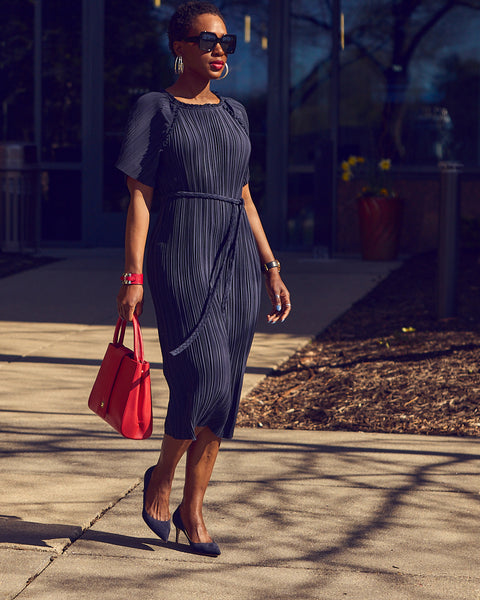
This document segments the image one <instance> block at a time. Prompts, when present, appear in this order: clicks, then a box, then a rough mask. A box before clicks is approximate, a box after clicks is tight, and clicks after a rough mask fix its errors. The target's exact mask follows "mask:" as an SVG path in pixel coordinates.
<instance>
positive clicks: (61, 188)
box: [40, 169, 82, 242]
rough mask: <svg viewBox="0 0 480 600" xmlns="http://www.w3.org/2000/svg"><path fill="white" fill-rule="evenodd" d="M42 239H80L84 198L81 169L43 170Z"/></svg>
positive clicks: (41, 174)
mask: <svg viewBox="0 0 480 600" xmlns="http://www.w3.org/2000/svg"><path fill="white" fill-rule="evenodd" d="M40 186H41V194H42V240H44V241H47V240H48V241H61V242H65V241H80V240H81V239H82V209H81V207H82V202H81V200H82V199H81V190H82V185H81V176H80V171H78V170H75V171H73V170H72V171H70V170H63V169H54V170H50V171H43V172H41V173H40Z"/></svg>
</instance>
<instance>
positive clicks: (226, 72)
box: [218, 63, 228, 81]
mask: <svg viewBox="0 0 480 600" xmlns="http://www.w3.org/2000/svg"><path fill="white" fill-rule="evenodd" d="M227 75H228V63H225V73H224V74H223V75H222V76H221V77H219V78H218V81H220V79H225V77H226V76H227Z"/></svg>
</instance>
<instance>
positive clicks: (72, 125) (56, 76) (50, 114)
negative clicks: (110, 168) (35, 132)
mask: <svg viewBox="0 0 480 600" xmlns="http://www.w3.org/2000/svg"><path fill="white" fill-rule="evenodd" d="M81 9H82V3H81V2H73V3H72V2H64V1H62V0H43V2H42V13H43V36H42V95H43V98H42V138H43V139H42V156H41V159H42V160H46V161H56V162H75V161H79V160H81V140H80V138H81V80H82V72H81V69H82V64H81V58H82V36H81V25H82V12H81Z"/></svg>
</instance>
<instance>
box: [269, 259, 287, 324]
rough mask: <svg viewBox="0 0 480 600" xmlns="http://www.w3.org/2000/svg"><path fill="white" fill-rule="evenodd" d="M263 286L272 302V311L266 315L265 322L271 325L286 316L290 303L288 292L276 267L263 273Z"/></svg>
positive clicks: (280, 321) (281, 320)
mask: <svg viewBox="0 0 480 600" xmlns="http://www.w3.org/2000/svg"><path fill="white" fill-rule="evenodd" d="M265 286H266V288H267V294H268V297H269V298H270V301H271V303H272V312H270V313H269V314H268V315H267V322H268V323H270V324H272V325H273V324H275V323H283V322H284V321H285V319H286V318H287V317H288V315H289V313H290V310H291V308H292V305H291V303H290V293H289V291H288V290H287V286H286V285H285V284H284V283H283V281H282V278H281V277H280V274H279V273H278V271H277V269H270V270H269V271H268V272H267V273H266V274H265Z"/></svg>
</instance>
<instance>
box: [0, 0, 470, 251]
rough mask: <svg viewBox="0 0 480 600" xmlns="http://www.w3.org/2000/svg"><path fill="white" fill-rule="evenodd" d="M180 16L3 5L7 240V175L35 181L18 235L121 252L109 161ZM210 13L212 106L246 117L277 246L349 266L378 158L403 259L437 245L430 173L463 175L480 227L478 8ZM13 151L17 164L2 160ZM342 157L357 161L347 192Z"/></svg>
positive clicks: (356, 1) (118, 8)
mask: <svg viewBox="0 0 480 600" xmlns="http://www.w3.org/2000/svg"><path fill="white" fill-rule="evenodd" d="M178 4H179V2H175V1H173V0H82V1H79V2H65V1H61V0H35V1H30V0H9V1H7V2H4V3H2V5H1V7H0V14H1V17H2V23H4V24H5V25H4V27H3V28H2V32H1V34H0V35H1V36H2V39H1V54H0V56H1V60H0V81H1V82H2V83H1V88H0V97H1V107H2V110H1V116H0V135H1V140H0V176H1V174H2V173H3V176H2V181H3V182H4V184H3V188H2V189H3V191H2V198H3V200H2V204H3V206H2V207H1V210H2V211H3V213H2V214H3V217H2V219H3V224H2V228H3V238H5V235H6V234H5V231H6V228H7V229H8V228H9V229H8V231H9V233H8V235H10V236H13V237H15V235H16V234H15V232H13V233H12V227H13V228H15V227H17V226H20V225H17V224H14V225H13V226H12V225H11V224H10V225H9V222H8V219H9V218H10V217H7V216H5V214H6V211H7V209H8V211H10V212H11V211H12V210H13V209H12V207H10V206H9V205H8V202H9V200H8V198H7V195H8V189H7V187H8V184H6V183H5V181H6V175H5V174H6V173H7V172H8V173H10V174H11V173H13V171H15V169H20V171H19V172H20V173H21V174H23V175H25V177H26V173H31V174H34V180H33V181H34V183H33V184H32V192H31V194H30V196H29V197H30V200H29V202H31V203H33V206H30V208H29V210H28V211H27V210H25V211H24V213H25V214H24V216H23V221H22V219H20V221H22V222H25V221H28V227H26V226H25V225H23V227H24V229H23V230H22V232H20V233H18V234H17V237H21V236H22V235H23V236H26V237H28V238H32V239H33V243H34V245H36V246H38V245H40V246H49V245H65V244H71V245H80V246H94V245H121V244H122V241H123V227H124V220H125V210H126V206H127V204H128V197H127V193H126V188H125V185H124V181H123V178H122V176H121V174H120V173H118V172H117V171H116V170H115V168H114V162H115V158H116V156H117V154H118V151H119V147H120V143H121V138H122V134H123V129H124V126H125V123H126V120H127V117H128V113H129V110H130V107H131V106H132V104H133V103H134V102H135V100H136V98H138V96H139V95H141V94H142V93H145V92H147V91H151V90H158V89H161V88H163V87H167V86H168V85H169V84H170V83H171V82H172V80H173V77H174V75H173V58H172V57H171V55H170V53H169V50H168V40H167V34H166V27H167V23H168V20H169V18H170V16H171V14H172V13H173V11H174V10H175V7H176V6H177V5H178ZM216 4H217V5H218V6H219V7H220V9H221V10H222V12H223V13H224V15H225V18H226V21H227V26H228V30H229V31H231V32H234V33H236V34H237V35H238V40H239V42H238V49H237V52H236V53H235V54H234V55H233V56H232V57H230V59H229V65H230V73H229V75H228V77H227V78H226V79H225V80H223V81H220V82H218V83H217V84H216V85H215V91H217V92H218V93H219V94H221V95H226V96H233V97H235V98H237V99H239V100H240V101H242V102H243V103H244V104H245V105H246V107H247V111H248V114H249V118H250V130H251V138H252V145H253V150H252V161H251V188H252V192H253V196H254V199H255V200H256V202H257V205H258V207H259V210H260V213H261V215H262V218H263V221H264V224H265V227H266V229H267V233H268V234H269V237H270V239H271V240H272V242H273V245H274V246H275V247H276V248H291V249H309V250H310V249H312V248H313V249H315V251H316V252H317V254H319V255H331V254H332V253H335V252H355V248H356V244H357V243H358V242H357V237H356V235H357V234H356V233H355V227H356V224H355V218H354V215H355V210H354V198H355V195H356V193H357V192H358V190H359V188H360V187H361V186H362V185H363V183H364V182H365V180H366V179H367V178H368V176H369V173H368V166H367V165H369V164H376V163H377V162H378V161H379V160H380V159H381V158H388V159H390V160H391V162H392V170H391V172H390V173H389V175H391V177H392V181H391V182H390V184H389V185H391V186H392V187H395V186H396V187H397V189H399V190H401V193H402V195H404V196H406V200H407V201H408V203H409V206H408V210H407V214H411V219H412V222H414V223H416V225H415V227H416V229H415V227H414V228H413V230H411V231H410V232H409V233H408V234H407V236H406V239H407V240H409V241H408V244H407V245H408V247H406V248H405V250H406V251H415V250H416V249H418V248H421V247H423V246H425V247H428V246H429V244H430V245H431V244H432V243H433V240H434V236H435V226H434V225H435V212H436V204H435V203H436V202H437V200H436V199H437V197H438V163H439V161H446V160H452V161H458V162H460V163H462V164H463V165H464V176H465V186H464V189H465V190H468V208H467V209H466V214H467V216H468V217H469V218H471V219H473V220H475V219H477V218H478V217H480V212H479V214H478V217H477V212H476V211H477V209H476V204H480V198H479V197H478V196H479V195H480V193H479V192H478V191H477V190H480V186H479V185H477V182H478V180H479V174H480V169H479V167H480V119H479V116H480V58H479V57H480V38H479V37H478V34H477V32H478V29H479V25H480V0H478V1H477V0H471V1H470V2H460V1H459V2H458V3H455V2H454V1H451V0H449V1H448V2H447V0H445V1H438V2H437V1H435V2H432V1H431V0H419V1H418V2H416V3H412V2H409V1H406V0H333V1H331V0H295V1H293V0H256V1H253V0H235V1H228V0H223V1H218V2H216ZM19 148H20V149H23V152H24V155H25V156H24V162H22V161H21V160H20V162H18V161H17V162H15V161H14V162H12V160H11V156H12V152H14V150H15V149H16V151H18V149H19ZM12 149H13V150H12ZM350 156H361V157H363V158H365V160H366V162H365V163H362V165H363V166H362V168H361V169H360V170H359V171H358V174H356V178H355V179H354V180H353V181H348V182H347V181H343V180H342V170H341V164H342V162H343V161H345V160H348V158H349V157H350ZM12 165H13V166H12ZM15 165H16V166H15ZM19 165H20V166H19ZM23 175H22V176H23ZM25 177H24V179H25ZM8 211H7V212H8ZM408 211H410V212H408ZM9 214H10V213H9ZM25 215H27V216H25ZM7 225H8V227H7ZM25 232H27V233H25ZM419 236H420V237H422V236H423V239H424V242H425V243H424V244H423V246H422V244H418V237H419ZM27 241H28V240H27ZM415 243H417V246H418V248H416V247H414V246H415ZM27 245H28V244H27Z"/></svg>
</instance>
